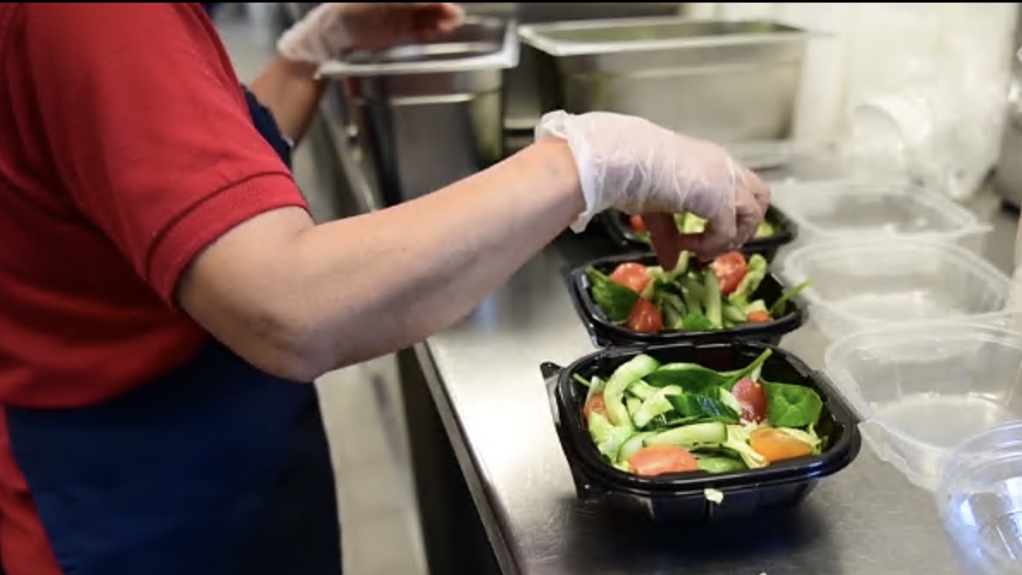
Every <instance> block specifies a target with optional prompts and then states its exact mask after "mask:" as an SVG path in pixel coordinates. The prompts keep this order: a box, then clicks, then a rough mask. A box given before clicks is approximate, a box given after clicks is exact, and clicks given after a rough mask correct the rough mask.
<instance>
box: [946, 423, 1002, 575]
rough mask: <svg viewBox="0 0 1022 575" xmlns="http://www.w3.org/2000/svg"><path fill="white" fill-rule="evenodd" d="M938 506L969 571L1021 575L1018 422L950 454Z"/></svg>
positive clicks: (966, 442) (973, 438)
mask: <svg viewBox="0 0 1022 575" xmlns="http://www.w3.org/2000/svg"><path fill="white" fill-rule="evenodd" d="M937 508H938V510H939V511H940V516H941V519H942V521H943V523H944V527H945V529H946V530H947V533H948V535H949V536H950V538H951V540H952V541H953V542H954V545H955V550H956V552H957V554H958V557H959V559H960V560H961V561H962V562H963V563H964V565H963V566H964V567H966V569H967V570H968V571H969V572H970V573H982V574H989V575H1013V574H1022V421H1016V422H1013V423H1009V424H1006V425H1003V426H999V427H995V428H993V429H990V430H988V431H986V432H984V433H981V434H979V435H976V436H974V437H972V438H971V439H968V440H966V441H965V442H963V443H962V444H960V445H959V446H958V447H957V448H956V449H955V450H954V451H952V452H951V454H950V455H949V456H948V457H947V463H946V465H945V468H944V473H943V475H942V476H941V478H940V483H939V486H938V489H937Z"/></svg>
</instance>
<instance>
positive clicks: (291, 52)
mask: <svg viewBox="0 0 1022 575" xmlns="http://www.w3.org/2000/svg"><path fill="white" fill-rule="evenodd" d="M464 18H465V14H464V12H463V11H462V10H461V8H459V7H458V5H457V4H452V3H449V2H375V3H374V2H327V3H324V4H320V5H319V6H317V7H315V8H313V9H312V10H311V11H309V13H308V14H306V15H305V16H304V17H303V18H302V19H301V20H300V21H298V23H296V24H295V25H294V26H292V27H291V28H290V29H288V30H287V31H286V32H284V34H283V35H281V37H280V39H279V40H278V41H277V51H278V52H280V54H281V55H282V56H284V57H285V58H287V59H289V60H293V61H296V62H307V63H311V64H322V63H324V62H327V61H329V60H332V59H334V58H337V57H339V56H341V55H342V54H343V53H344V52H346V51H349V50H382V49H385V48H389V47H391V46H394V45H396V44H399V43H401V42H403V41H406V40H418V41H423V40H428V39H430V38H433V37H435V36H437V35H439V34H444V33H447V32H450V31H451V30H454V29H455V28H457V27H458V26H459V25H461V22H462V21H463V20H464Z"/></svg>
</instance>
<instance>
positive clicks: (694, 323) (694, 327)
mask: <svg viewBox="0 0 1022 575" xmlns="http://www.w3.org/2000/svg"><path fill="white" fill-rule="evenodd" d="M683 325H684V326H685V331H711V330H713V329H714V326H713V322H712V321H710V318H708V317H706V316H705V315H703V314H701V313H699V312H690V313H689V314H688V315H686V316H685V320H684V322H683Z"/></svg>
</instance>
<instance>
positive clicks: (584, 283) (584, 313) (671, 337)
mask: <svg viewBox="0 0 1022 575" xmlns="http://www.w3.org/2000/svg"><path fill="white" fill-rule="evenodd" d="M768 249H769V248H765V247H762V246H751V245H745V246H743V247H742V248H741V249H740V250H739V251H740V252H742V254H744V255H745V256H746V257H749V256H751V255H753V254H760V255H763V252H764V251H765V250H768ZM626 262H637V263H642V264H643V265H655V264H656V255H655V254H653V253H652V252H633V253H627V254H620V255H614V256H607V257H602V258H598V259H595V260H591V261H589V262H587V263H585V264H583V265H581V266H578V267H576V268H575V269H573V270H571V271H570V272H568V284H569V285H568V292H569V294H570V296H571V300H572V303H573V304H574V307H575V311H576V312H577V313H578V314H579V316H580V317H581V319H582V323H583V325H585V327H586V330H587V331H588V332H589V335H590V336H591V337H592V339H593V340H594V343H595V344H596V345H597V347H605V346H606V345H612V344H614V343H624V344H626V345H636V344H658V343H673V342H677V343H683V342H691V341H699V340H702V341H721V340H727V339H730V338H736V337H737V338H746V339H753V340H763V339H768V338H772V337H780V336H782V335H785V334H787V333H791V332H793V331H795V330H796V329H798V328H800V327H802V325H803V324H804V323H805V321H806V318H807V317H808V312H807V311H806V308H805V307H804V306H802V305H801V304H800V302H799V299H800V298H799V297H795V298H792V299H791V300H789V301H788V308H787V309H788V313H786V314H784V315H783V316H781V317H779V318H777V319H775V320H772V321H768V322H763V323H755V324H745V325H740V326H736V327H732V328H728V329H718V330H712V331H667V332H658V333H641V332H637V331H634V330H631V329H628V328H626V327H623V326H620V325H617V324H615V323H613V322H611V321H610V320H608V319H607V316H606V314H604V313H603V311H602V310H600V309H599V307H598V306H597V305H596V302H595V301H593V298H592V295H590V293H589V278H588V276H586V268H588V267H590V266H595V267H599V266H611V265H619V264H622V263H626ZM763 281H764V282H773V283H775V284H776V285H777V286H779V287H780V288H781V289H782V291H783V288H784V283H783V282H781V280H780V279H779V278H778V277H777V276H776V275H774V273H773V272H770V271H768V272H767V275H766V277H765V278H764V280H763ZM605 340H606V341H605Z"/></svg>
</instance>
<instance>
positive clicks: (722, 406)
mask: <svg viewBox="0 0 1022 575" xmlns="http://www.w3.org/2000/svg"><path fill="white" fill-rule="evenodd" d="M770 355H771V350H769V349H766V350H764V351H763V352H762V353H760V355H759V356H758V357H756V359H755V360H753V361H752V362H750V363H749V364H748V365H746V366H745V367H742V368H740V369H736V370H731V371H726V372H717V371H714V370H712V369H709V368H706V367H703V366H700V365H696V364H688V363H672V364H666V365H660V363H659V362H658V361H657V360H656V359H654V358H652V357H650V356H647V355H644V354H639V355H636V356H635V357H633V358H631V359H630V360H629V361H628V362H626V363H624V364H622V365H621V366H620V367H618V368H617V369H615V370H614V372H613V373H612V374H611V376H610V377H609V378H608V379H607V381H606V384H603V382H602V380H601V379H600V378H599V377H592V378H591V379H590V380H588V381H587V380H585V378H582V377H575V380H576V381H577V382H578V383H579V385H583V386H585V387H588V389H589V392H590V394H591V393H592V392H593V390H594V389H598V388H602V390H603V397H604V401H605V403H606V405H607V414H606V415H603V414H601V413H600V412H590V413H589V414H588V428H589V434H590V436H591V437H592V439H593V443H594V445H595V446H596V448H597V449H598V450H599V452H600V454H601V457H602V458H603V459H605V460H606V461H607V463H608V464H610V465H612V466H614V467H615V468H616V469H619V470H621V471H623V472H626V473H631V472H632V469H631V465H630V464H629V460H630V459H631V458H632V457H633V456H634V455H635V454H636V453H637V452H638V451H639V450H641V449H642V448H643V447H651V446H677V447H681V448H684V449H686V450H689V451H691V452H692V454H693V455H694V456H695V458H696V461H697V464H698V468H699V470H701V471H703V472H707V473H732V472H738V471H742V470H745V469H756V468H760V467H764V466H766V465H768V462H767V461H766V459H765V458H764V457H763V456H761V455H760V454H758V453H757V452H756V451H755V450H753V449H752V448H751V446H750V445H749V437H750V433H751V432H752V431H753V430H755V429H757V428H758V427H759V426H761V425H770V426H773V427H774V428H775V429H777V430H779V431H781V432H783V433H786V434H789V435H790V436H792V437H793V438H795V439H797V440H799V441H802V442H804V443H806V444H807V445H810V446H811V447H812V449H813V453H814V454H819V453H821V452H822V449H823V446H824V444H825V439H821V438H820V437H819V436H817V435H816V432H815V431H814V426H815V425H816V423H817V421H818V420H819V417H820V413H821V412H822V408H823V403H822V401H821V400H820V398H819V396H818V395H817V394H816V392H815V391H813V390H812V389H810V388H807V387H802V386H798V385H791V384H785V383H772V382H767V381H763V380H762V379H761V378H760V377H759V371H760V370H761V368H762V366H763V365H764V363H765V362H766V361H767V359H768V358H769V357H770ZM745 377H749V378H751V379H753V380H755V381H759V382H760V383H761V385H762V386H763V388H764V391H765V393H766V396H767V421H766V422H764V423H762V424H757V423H751V422H743V421H741V417H740V413H741V411H742V408H743V406H742V404H741V403H740V402H739V401H738V399H737V398H735V396H734V395H733V394H732V392H731V388H732V387H733V386H734V384H735V383H736V382H737V381H738V380H740V379H742V378H745Z"/></svg>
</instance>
